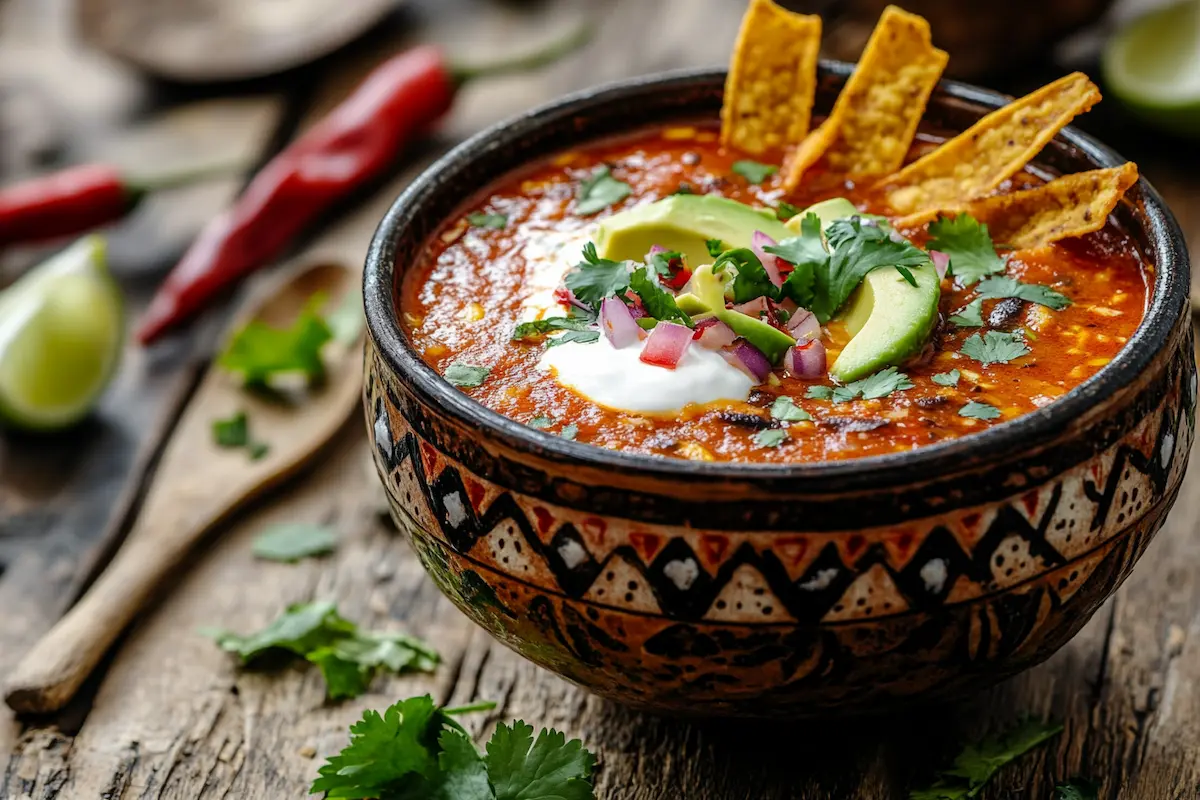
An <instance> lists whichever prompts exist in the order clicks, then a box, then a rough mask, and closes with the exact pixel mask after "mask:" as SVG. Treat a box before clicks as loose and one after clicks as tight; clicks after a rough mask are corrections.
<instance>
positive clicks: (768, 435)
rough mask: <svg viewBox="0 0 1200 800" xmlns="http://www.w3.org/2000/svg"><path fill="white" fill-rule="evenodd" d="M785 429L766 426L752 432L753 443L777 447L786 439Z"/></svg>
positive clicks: (760, 445)
mask: <svg viewBox="0 0 1200 800" xmlns="http://www.w3.org/2000/svg"><path fill="white" fill-rule="evenodd" d="M787 438H788V435H787V431H784V430H780V429H779V428H767V429H766V430H761V431H759V432H758V433H756V434H754V443H755V444H756V445H758V446H759V447H779V445H781V444H783V443H784V442H786V441H787Z"/></svg>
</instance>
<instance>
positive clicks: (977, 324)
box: [950, 297, 983, 328]
mask: <svg viewBox="0 0 1200 800" xmlns="http://www.w3.org/2000/svg"><path fill="white" fill-rule="evenodd" d="M950 322H952V323H953V324H955V325H957V326H958V327H960V328H982V327H983V298H982V297H976V298H975V299H974V300H972V301H971V302H969V303H967V304H966V305H965V306H963V307H962V308H960V309H959V310H958V313H957V314H951V315H950Z"/></svg>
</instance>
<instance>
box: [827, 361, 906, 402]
mask: <svg viewBox="0 0 1200 800" xmlns="http://www.w3.org/2000/svg"><path fill="white" fill-rule="evenodd" d="M911 388H913V383H912V381H910V380H909V379H908V376H907V375H905V374H904V373H903V372H901V371H900V370H898V369H897V368H896V367H888V368H887V369H883V370H880V371H879V372H876V373H875V374H874V375H868V376H867V377H865V378H863V379H862V380H857V381H854V382H852V383H848V384H846V385H845V386H842V387H839V388H837V389H834V391H833V399H834V400H835V401H837V402H848V401H850V400H853V399H854V398H855V397H857V396H859V395H862V398H863V399H864V400H878V399H879V398H881V397H887V396H888V395H889V394H891V393H892V392H899V391H903V390H905V389H911Z"/></svg>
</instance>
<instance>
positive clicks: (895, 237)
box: [888, 228, 908, 244]
mask: <svg viewBox="0 0 1200 800" xmlns="http://www.w3.org/2000/svg"><path fill="white" fill-rule="evenodd" d="M888 238H889V239H891V240H892V241H893V242H895V243H896V244H904V243H905V242H907V241H908V239H905V238H904V234H902V233H900V231H898V230H896V229H895V228H892V229H891V230H890V231H888Z"/></svg>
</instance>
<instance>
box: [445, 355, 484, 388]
mask: <svg viewBox="0 0 1200 800" xmlns="http://www.w3.org/2000/svg"><path fill="white" fill-rule="evenodd" d="M491 371H492V369H491V367H480V366H476V365H474V364H463V363H460V362H455V363H453V364H451V365H450V366H448V367H446V371H445V372H444V373H442V377H443V378H445V379H446V381H447V382H449V383H452V384H454V385H455V386H459V387H462V388H464V389H474V388H475V387H476V386H482V385H483V382H484V380H485V379H486V378H487V376H488V373H489V372H491Z"/></svg>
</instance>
